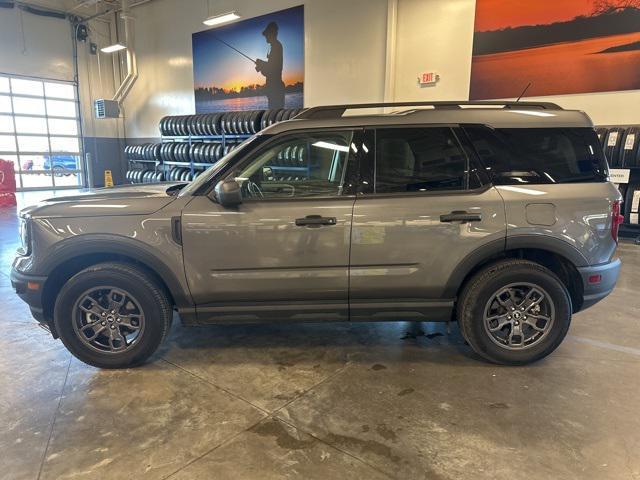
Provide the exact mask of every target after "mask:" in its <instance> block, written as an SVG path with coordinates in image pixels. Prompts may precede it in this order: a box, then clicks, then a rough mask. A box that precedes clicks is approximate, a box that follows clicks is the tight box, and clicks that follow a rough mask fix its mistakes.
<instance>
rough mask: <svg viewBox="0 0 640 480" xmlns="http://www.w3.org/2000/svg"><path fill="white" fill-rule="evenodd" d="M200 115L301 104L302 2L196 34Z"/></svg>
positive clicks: (198, 106) (197, 103) (297, 106)
mask: <svg viewBox="0 0 640 480" xmlns="http://www.w3.org/2000/svg"><path fill="white" fill-rule="evenodd" d="M192 43H193V78H194V92H195V101H196V113H210V112H221V111H229V110H258V109H268V108H302V106H303V86H304V6H299V7H294V8H289V9H287V10H281V11H279V12H274V13H270V14H267V15H262V16H260V17H254V18H250V19H247V20H241V21H239V22H235V23H231V24H228V25H224V26H221V27H217V28H212V29H210V30H205V31H203V32H198V33H194V34H193V37H192Z"/></svg>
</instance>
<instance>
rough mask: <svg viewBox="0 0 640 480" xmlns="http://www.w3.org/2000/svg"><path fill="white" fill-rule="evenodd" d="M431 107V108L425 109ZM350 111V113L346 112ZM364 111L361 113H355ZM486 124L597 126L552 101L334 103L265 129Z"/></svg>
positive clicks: (496, 126) (509, 126) (500, 125)
mask: <svg viewBox="0 0 640 480" xmlns="http://www.w3.org/2000/svg"><path fill="white" fill-rule="evenodd" d="M423 107H427V108H423ZM374 108H375V109H378V111H381V110H382V109H383V108H393V110H394V111H393V112H392V113H368V112H367V113H364V114H349V113H348V112H347V111H348V110H359V111H362V110H367V109H374ZM345 113H346V115H345ZM353 113H360V112H355V111H354V112H353ZM461 123H462V124H470V123H471V124H485V125H489V126H491V127H494V128H554V127H565V128H575V127H587V128H590V127H593V123H592V122H591V119H590V118H589V117H588V116H587V114H585V113H584V112H581V111H577V110H563V109H562V108H560V107H559V106H558V105H555V104H552V103H533V102H520V103H516V102H473V103H471V102H433V103H426V102H418V103H396V104H363V105H333V106H327V107H314V108H310V109H308V110H306V111H304V112H303V113H301V114H300V115H298V116H297V117H295V118H294V119H292V120H288V121H284V122H280V123H277V124H275V125H272V126H270V127H268V128H267V129H265V130H263V133H265V134H277V133H281V132H287V131H291V130H301V129H309V128H330V127H338V128H340V127H343V128H353V127H373V126H381V125H385V126H386V125H390V126H394V125H414V126H415V125H435V124H445V125H447V124H448V125H451V124H461Z"/></svg>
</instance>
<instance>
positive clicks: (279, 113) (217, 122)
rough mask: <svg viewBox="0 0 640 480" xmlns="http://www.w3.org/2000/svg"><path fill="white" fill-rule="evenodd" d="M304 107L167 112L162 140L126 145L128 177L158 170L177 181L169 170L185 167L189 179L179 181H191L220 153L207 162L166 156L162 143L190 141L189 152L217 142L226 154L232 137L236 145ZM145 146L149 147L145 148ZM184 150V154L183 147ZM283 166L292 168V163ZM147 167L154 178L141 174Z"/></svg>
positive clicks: (138, 177)
mask: <svg viewBox="0 0 640 480" xmlns="http://www.w3.org/2000/svg"><path fill="white" fill-rule="evenodd" d="M302 110H303V109H301V108H281V109H273V110H250V111H230V112H218V113H212V114H195V115H173V116H171V115H169V116H165V117H163V118H162V119H161V121H160V124H159V129H160V135H161V137H160V138H161V143H156V144H144V145H137V146H136V145H133V146H127V147H125V154H126V156H127V160H128V162H129V164H130V166H131V167H133V168H129V169H128V171H127V180H128V181H129V182H131V183H140V182H141V183H146V182H150V181H158V174H162V175H161V176H160V178H161V180H162V181H168V182H171V181H176V179H172V178H169V176H170V175H169V172H170V171H171V169H172V168H183V169H188V173H189V175H188V176H189V179H188V180H185V179H181V180H179V181H191V180H193V179H194V177H195V176H197V175H198V173H199V172H201V171H202V170H204V169H206V168H208V167H210V166H211V165H213V164H214V163H215V162H217V161H218V158H219V157H218V158H216V160H215V161H211V162H204V163H203V162H197V161H194V160H193V158H192V157H191V156H190V155H188V157H189V161H178V160H167V159H166V158H164V156H165V154H164V153H162V146H164V145H167V144H168V143H187V144H188V147H187V152H191V151H192V146H193V145H196V144H211V143H215V144H219V145H220V146H221V150H222V152H223V153H222V155H224V154H225V153H226V152H227V151H228V148H227V147H228V146H229V145H230V142H231V141H233V145H236V144H238V143H240V142H242V141H244V140H245V139H247V138H249V137H250V136H251V135H252V134H255V133H257V132H259V131H260V130H262V129H264V128H266V127H268V126H270V125H273V124H274V123H278V122H281V121H285V120H289V119H291V118H293V117H295V116H296V115H298V114H299V113H300V112H301V111H302ZM145 147H147V148H149V149H150V150H145V149H144V148H145ZM154 147H156V148H155V149H154ZM195 148H196V149H197V148H198V147H197V146H196V147H195ZM216 150H217V149H216ZM151 152H153V153H151ZM181 154H184V151H182V152H181ZM170 155H173V153H171V154H170ZM222 155H221V156H222ZM150 163H153V164H154V166H153V169H147V168H144V167H145V166H146V164H150ZM276 169H278V168H276ZM281 169H282V170H291V167H282V168H281ZM144 171H146V172H153V175H155V178H148V174H147V173H145V174H138V172H144ZM153 175H151V176H152V177H153Z"/></svg>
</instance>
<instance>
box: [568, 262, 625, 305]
mask: <svg viewBox="0 0 640 480" xmlns="http://www.w3.org/2000/svg"><path fill="white" fill-rule="evenodd" d="M620 265H621V262H620V259H619V258H616V259H615V260H612V261H610V262H609V263H603V264H601V265H595V266H589V267H579V268H578V273H579V274H580V277H581V278H582V286H583V288H584V295H583V301H582V306H581V308H580V310H584V309H585V308H589V307H590V306H592V305H594V304H596V303H598V302H599V301H600V300H602V299H603V298H604V297H606V296H607V295H609V294H610V293H611V292H612V291H613V289H614V287H615V286H616V282H617V281H618V275H619V274H620ZM597 275H600V281H599V282H598V283H592V282H590V281H589V279H590V278H591V277H595V276H597Z"/></svg>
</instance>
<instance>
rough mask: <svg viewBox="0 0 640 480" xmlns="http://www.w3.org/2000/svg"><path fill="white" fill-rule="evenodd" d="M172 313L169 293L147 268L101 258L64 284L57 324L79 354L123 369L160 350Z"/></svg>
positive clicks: (97, 364) (103, 365)
mask: <svg viewBox="0 0 640 480" xmlns="http://www.w3.org/2000/svg"><path fill="white" fill-rule="evenodd" d="M171 316H172V309H171V306H170V304H169V301H168V300H167V296H166V294H165V293H164V292H163V291H162V289H160V288H159V287H158V286H157V284H156V283H155V282H154V280H153V279H152V278H151V277H150V276H149V275H148V274H147V273H145V272H143V271H142V270H140V269H138V268H135V267H132V266H130V265H126V264H122V263H101V264H98V265H94V266H91V267H89V268H86V269H85V270H82V271H81V272H79V273H77V274H76V275H74V276H73V277H71V279H69V281H68V282H67V283H66V284H65V285H64V286H63V287H62V290H61V291H60V293H59V295H58V298H57V300H56V305H55V309H54V324H55V327H56V330H57V332H58V334H59V335H60V338H61V340H62V342H63V343H64V345H65V346H66V347H67V348H68V349H69V351H70V352H71V353H72V354H73V355H74V356H76V357H77V358H78V359H80V360H82V361H83V362H85V363H88V364H89V365H93V366H95V367H100V368H124V367H130V366H134V365H137V364H140V363H142V362H144V361H145V360H146V359H147V358H148V357H149V356H151V355H152V354H153V352H155V351H156V349H157V348H158V347H159V346H160V344H161V343H162V340H163V339H164V337H165V336H166V334H167V332H168V330H169V326H170V323H171Z"/></svg>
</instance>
